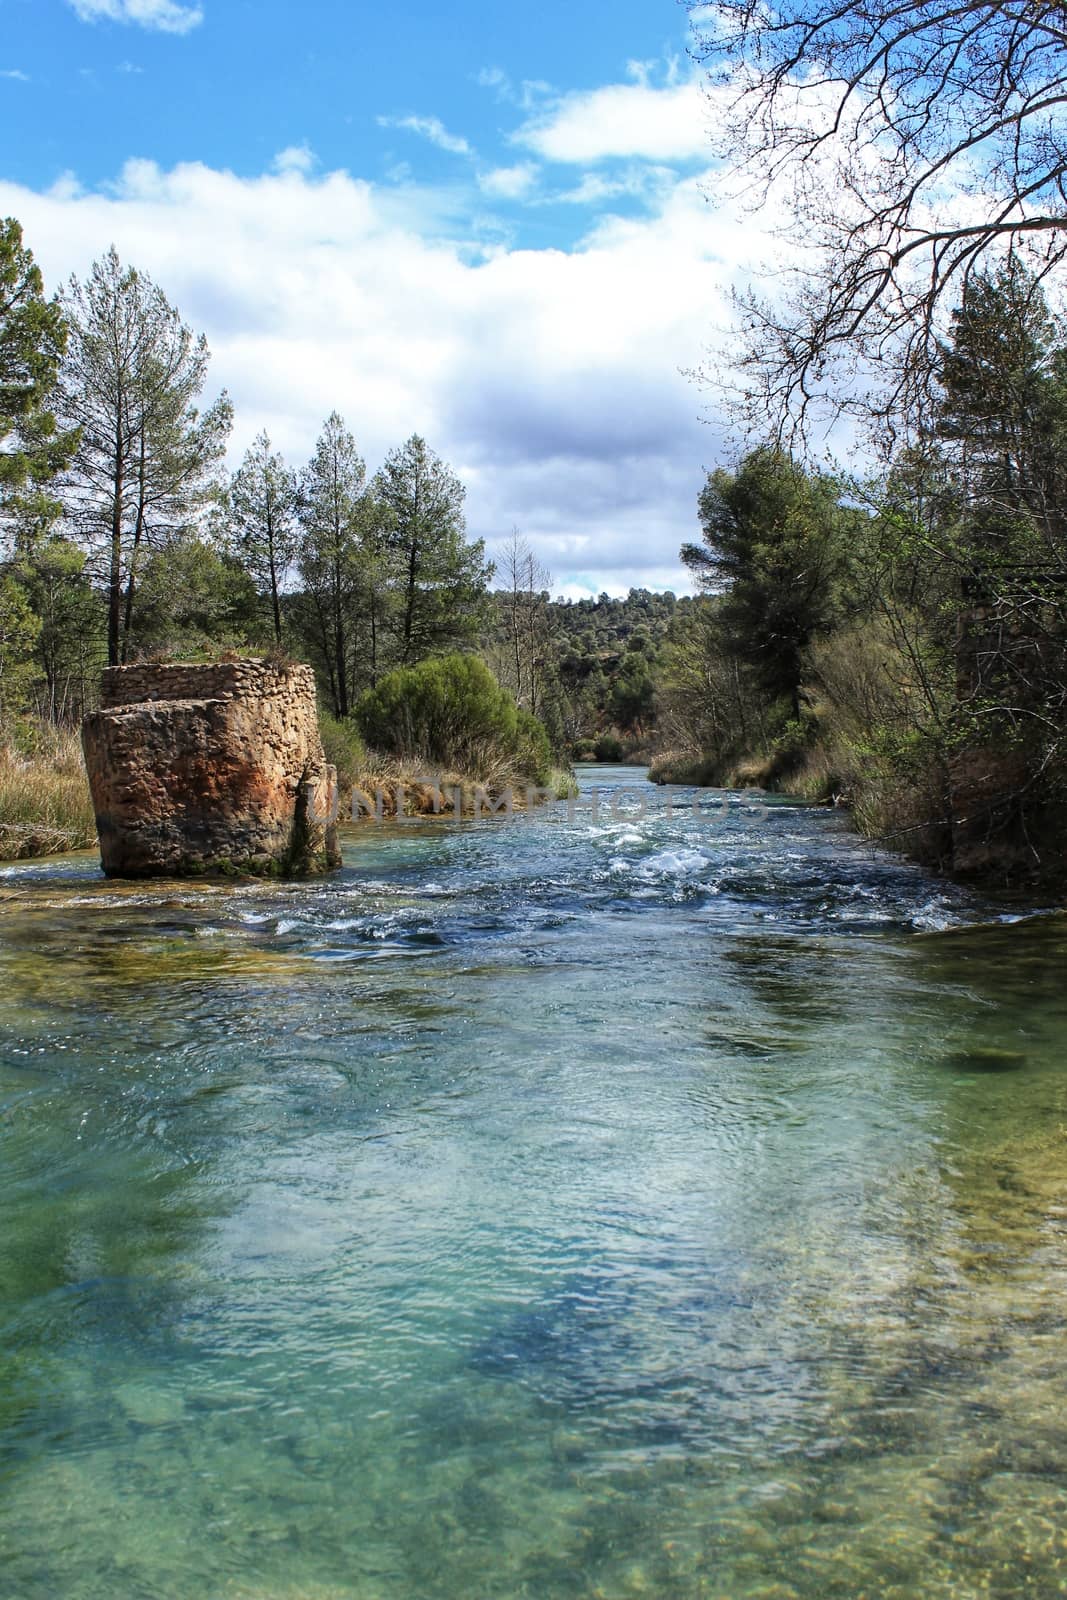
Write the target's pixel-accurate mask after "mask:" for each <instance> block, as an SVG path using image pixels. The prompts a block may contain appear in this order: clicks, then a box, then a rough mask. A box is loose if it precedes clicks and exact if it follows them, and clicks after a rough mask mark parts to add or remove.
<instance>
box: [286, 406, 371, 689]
mask: <svg viewBox="0 0 1067 1600" xmlns="http://www.w3.org/2000/svg"><path fill="white" fill-rule="evenodd" d="M365 490H366V467H365V465H364V462H363V458H362V457H361V456H360V454H359V452H358V451H357V449H356V441H355V439H354V438H353V436H352V434H351V433H350V432H349V430H348V429H347V428H346V427H345V424H344V419H343V418H342V417H341V416H339V415H338V413H337V412H336V411H334V412H333V413H332V414H331V415H330V416H329V417H328V418H327V421H326V425H325V427H324V428H323V430H322V433H321V434H320V435H319V439H318V443H317V444H316V446H315V454H314V456H313V457H312V459H311V462H310V463H309V465H308V467H307V469H306V471H305V472H304V474H303V478H302V480H301V485H300V524H301V538H300V546H299V550H298V556H297V559H298V563H299V568H300V576H301V579H302V582H303V585H304V595H303V605H302V607H301V612H302V614H303V616H304V617H305V619H306V628H307V631H308V632H309V634H310V637H311V640H312V642H313V643H314V645H315V647H316V654H317V655H318V656H319V658H320V662H321V665H322V667H323V668H324V669H325V673H326V677H327V681H328V683H329V686H330V695H331V698H332V700H333V709H334V713H335V715H336V716H338V717H347V716H348V714H349V711H350V709H351V704H352V695H353V680H354V674H355V666H356V663H355V659H354V647H355V640H356V618H357V601H358V597H359V594H360V548H359V531H360V528H361V526H362V521H363V518H364V516H365V515H366V508H365V505H364V495H365Z"/></svg>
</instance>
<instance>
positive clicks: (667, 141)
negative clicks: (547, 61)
mask: <svg viewBox="0 0 1067 1600" xmlns="http://www.w3.org/2000/svg"><path fill="white" fill-rule="evenodd" d="M642 65H644V64H642ZM708 120H709V118H708V104H707V100H706V97H705V94H704V91H703V89H702V88H701V87H700V85H699V84H698V83H696V82H693V83H680V84H673V85H670V86H668V87H667V88H654V87H653V86H651V85H650V84H649V82H648V81H647V76H646V77H645V78H642V79H641V80H640V81H638V82H636V83H612V84H607V85H605V86H604V87H602V88H599V89H590V90H587V91H584V92H579V93H575V94H568V95H564V96H563V98H562V99H561V100H559V101H557V102H556V103H555V105H553V106H552V107H550V108H549V109H548V110H547V111H544V112H543V113H541V114H539V115H537V116H534V117H531V118H530V119H529V120H528V121H527V122H526V123H524V125H523V126H522V127H521V128H519V129H518V131H517V132H516V133H515V134H514V135H513V136H512V137H513V138H514V140H515V142H516V143H518V144H522V145H525V146H526V147H527V148H528V149H531V150H534V151H535V152H536V153H537V154H538V155H539V156H541V157H542V158H543V159H544V160H546V161H559V162H567V163H571V164H574V165H588V164H590V163H592V162H596V161H604V160H608V159H610V158H612V157H620V156H621V157H624V158H639V159H643V160H646V161H688V160H692V159H694V158H696V159H699V158H704V159H707V158H708Z"/></svg>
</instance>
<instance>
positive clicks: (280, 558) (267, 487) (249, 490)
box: [227, 432, 299, 644]
mask: <svg viewBox="0 0 1067 1600" xmlns="http://www.w3.org/2000/svg"><path fill="white" fill-rule="evenodd" d="M297 500H298V490H297V478H296V473H295V472H292V471H291V470H290V469H289V468H288V467H287V466H286V465H285V461H284V458H283V457H282V456H281V455H278V454H273V453H272V452H271V447H270V439H269V437H268V436H267V434H266V433H265V432H264V433H261V434H260V435H259V436H258V438H257V439H256V441H255V443H254V444H253V445H252V448H251V449H250V450H249V451H247V452H246V454H245V458H244V460H243V462H242V463H241V466H240V467H239V468H238V470H237V472H236V473H235V474H234V476H233V479H232V480H231V483H230V493H229V500H228V505H227V524H228V530H229V535H230V542H231V547H232V549H233V552H234V554H235V555H236V557H237V559H238V560H239V561H240V562H241V565H242V566H243V567H244V569H245V571H246V572H247V573H248V574H249V576H250V577H251V578H252V581H253V582H254V583H255V585H256V588H257V589H258V590H259V592H260V594H261V595H263V596H264V597H265V599H266V600H267V601H268V602H269V604H270V608H271V617H272V620H273V624H274V638H275V641H276V642H277V643H278V644H280V643H281V639H282V608H281V589H282V584H283V582H284V581H285V576H286V573H287V572H288V570H289V568H290V567H291V566H292V564H293V561H294V560H295V558H296V552H297V546H298V543H299V530H298V526H297V520H296V510H297Z"/></svg>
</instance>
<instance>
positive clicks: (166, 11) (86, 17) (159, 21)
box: [68, 0, 204, 33]
mask: <svg viewBox="0 0 1067 1600" xmlns="http://www.w3.org/2000/svg"><path fill="white" fill-rule="evenodd" d="M68 3H69V4H70V5H71V6H73V8H74V13H75V15H76V16H77V17H78V19H79V20H80V21H81V22H133V23H136V24H137V25H138V26H139V27H142V28H158V29H159V31H160V33H188V32H189V30H190V29H191V28H196V27H198V26H199V24H200V23H201V22H203V20H204V12H203V9H202V8H201V7H200V6H199V5H184V4H181V3H179V0H68Z"/></svg>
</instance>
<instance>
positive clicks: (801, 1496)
mask: <svg viewBox="0 0 1067 1600" xmlns="http://www.w3.org/2000/svg"><path fill="white" fill-rule="evenodd" d="M635 778H636V782H637V784H638V787H639V789H640V794H641V799H642V802H643V805H644V808H645V811H644V814H643V815H642V814H640V813H639V811H638V810H636V809H635V810H634V812H633V814H631V815H623V814H622V812H621V810H619V814H618V815H616V816H613V815H612V813H611V809H610V806H609V805H608V803H607V795H608V793H609V791H610V789H611V787H612V785H614V784H619V783H625V784H628V785H633V784H634V782H635ZM584 783H585V786H586V789H587V791H588V789H589V787H590V786H591V785H592V784H594V783H595V784H597V785H598V786H599V787H600V789H601V791H602V793H601V797H600V807H599V815H598V817H597V818H596V820H594V819H593V818H592V817H591V815H590V813H589V804H590V802H589V796H588V793H587V796H586V800H585V802H584V803H583V806H582V807H581V808H580V809H579V810H578V812H577V813H576V815H575V817H574V820H573V821H572V822H567V821H566V819H565V818H561V817H559V816H553V815H549V814H546V813H543V812H542V813H538V814H536V815H534V816H532V817H528V818H526V819H524V820H522V821H516V822H515V823H512V824H508V823H506V822H494V823H491V824H487V825H485V826H483V827H475V826H473V825H472V824H471V823H464V824H449V823H443V822H425V823H419V824H416V825H415V826H411V827H398V826H396V825H395V824H387V825H384V826H377V827H376V826H373V825H366V826H365V827H364V828H363V829H362V830H361V831H360V832H358V833H354V834H352V835H351V836H350V838H349V840H348V843H347V847H346V862H347V865H346V869H345V871H344V873H343V874H341V875H339V876H337V877H336V878H333V879H331V880H329V881H328V882H323V883H316V884H309V885H288V886H278V885H251V886H250V885H244V884H242V885H236V886H234V885H220V886H213V885H199V886H188V885H173V884H171V885H157V886H151V887H147V888H146V887H145V886H143V885H142V886H138V887H123V886H120V885H115V884H107V883H105V882H104V881H103V880H101V879H100V878H99V877H98V876H97V874H96V873H95V871H94V863H93V861H92V859H91V858H89V857H77V858H69V859H67V860H65V861H61V862H56V863H47V864H43V865H37V866H19V867H12V868H8V869H0V994H2V1007H0V1201H2V1207H3V1211H2V1215H3V1227H2V1229H0V1325H2V1339H0V1595H2V1596H3V1597H4V1600H7V1597H15V1600H104V1597H107V1600H134V1597H137V1600H297V1597H303V1600H341V1597H344V1600H460V1597H462V1600H504V1597H513V1596H530V1597H537V1600H557V1597H559V1600H562V1597H570V1596H588V1597H594V1596H601V1597H607V1600H629V1597H631V1596H644V1595H648V1596H656V1597H662V1600H674V1597H685V1600H690V1597H697V1596H700V1597H705V1596H707V1597H711V1596H714V1597H729V1600H747V1597H750V1596H751V1597H755V1596H761V1597H764V1600H771V1597H776V1600H785V1597H788V1596H798V1597H804V1600H808V1597H812V1600H814V1597H820V1600H822V1597H838V1596H840V1597H848V1600H857V1597H863V1596H871V1597H873V1596H914V1595H923V1596H932V1597H936V1600H940V1597H943V1596H944V1597H948V1596H952V1597H957V1600H958V1597H970V1596H972V1595H994V1596H1012V1597H1014V1596H1018V1595H1038V1596H1042V1597H1044V1596H1051V1595H1056V1594H1060V1593H1063V1592H1065V1590H1064V1584H1065V1582H1067V1540H1065V1535H1064V1531H1063V1530H1064V1528H1065V1526H1067V1411H1065V1407H1064V1400H1065V1393H1064V1390H1065V1378H1067V1341H1065V1338H1064V1335H1065V1332H1067V1270H1065V1268H1067V1253H1065V1242H1067V1239H1065V1226H1067V1059H1065V1057H1067V1051H1065V1048H1064V1045H1065V1039H1067V1034H1065V1021H1067V967H1065V961H1064V957H1065V955H1067V924H1065V923H1064V922H1063V921H1061V920H1060V919H1058V918H1044V919H1039V920H1025V921H1009V920H1007V914H1006V913H1005V912H1004V911H1003V909H1002V908H997V907H995V906H989V905H985V904H982V903H981V902H979V901H978V900H977V899H975V898H973V897H971V896H968V895H967V894H965V893H963V892H962V891H959V890H953V889H950V888H947V887H945V886H944V885H940V884H937V883H934V882H932V881H931V880H929V879H927V878H924V877H923V875H922V874H921V873H919V872H918V871H916V870H914V869H912V868H910V867H908V866H905V865H901V864H898V863H894V862H892V861H890V860H887V859H885V858H880V857H878V856H877V855H875V854H873V853H872V852H871V851H870V850H869V849H867V848H866V847H864V846H863V845H861V844H860V843H858V842H857V841H856V840H854V839H852V838H851V837H850V836H849V835H848V834H847V833H846V832H845V831H844V829H843V827H842V825H841V823H840V821H839V819H837V818H835V817H834V816H832V815H830V814H828V813H822V812H814V811H808V810H804V809H797V808H793V807H786V806H773V807H771V808H769V809H768V808H765V807H760V806H758V805H756V804H754V803H753V800H752V798H751V797H745V796H734V797H722V796H719V797H710V799H709V797H707V796H705V797H704V809H703V811H702V812H701V813H700V814H698V815H694V814H693V813H692V812H690V811H689V810H687V809H686V808H685V805H684V804H682V805H679V804H678V803H677V801H676V803H675V808H674V813H673V815H668V814H667V813H666V811H665V809H664V805H665V797H664V794H663V792H662V791H654V790H652V789H650V788H649V787H648V786H647V785H642V784H641V779H640V775H639V774H638V775H635V774H634V773H633V772H614V771H606V770H603V769H601V770H599V771H593V772H592V773H587V775H586V777H585V779H584ZM636 798H637V797H636V796H634V797H633V801H634V804H635V806H636ZM682 798H683V801H684V800H685V798H686V797H684V796H683V797H682ZM712 802H714V803H712Z"/></svg>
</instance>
